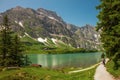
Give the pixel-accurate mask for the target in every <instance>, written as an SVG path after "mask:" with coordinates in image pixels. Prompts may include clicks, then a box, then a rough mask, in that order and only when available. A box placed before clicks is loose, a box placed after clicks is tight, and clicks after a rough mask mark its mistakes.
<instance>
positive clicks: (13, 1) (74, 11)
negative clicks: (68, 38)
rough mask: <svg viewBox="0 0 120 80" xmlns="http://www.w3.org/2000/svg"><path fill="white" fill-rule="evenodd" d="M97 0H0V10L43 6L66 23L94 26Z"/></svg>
mask: <svg viewBox="0 0 120 80" xmlns="http://www.w3.org/2000/svg"><path fill="white" fill-rule="evenodd" d="M99 3H100V2H99V0H0V12H4V11H6V10H8V9H10V8H14V7H16V6H21V7H24V8H32V9H38V8H44V9H47V10H51V11H55V12H56V13H57V14H58V15H59V16H61V17H62V18H63V20H64V21H65V22H67V23H71V24H74V25H76V26H80V27H81V26H84V25H86V24H90V25H92V26H96V23H97V21H98V19H97V17H96V16H97V15H98V10H96V8H95V7H96V6H97V5H99Z"/></svg>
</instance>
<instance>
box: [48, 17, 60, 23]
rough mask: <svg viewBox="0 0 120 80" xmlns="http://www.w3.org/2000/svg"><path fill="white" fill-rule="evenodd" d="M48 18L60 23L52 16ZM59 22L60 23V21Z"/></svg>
mask: <svg viewBox="0 0 120 80" xmlns="http://www.w3.org/2000/svg"><path fill="white" fill-rule="evenodd" d="M48 18H50V19H52V20H55V21H58V20H57V19H55V18H54V17H51V16H48ZM58 22H59V21H58Z"/></svg>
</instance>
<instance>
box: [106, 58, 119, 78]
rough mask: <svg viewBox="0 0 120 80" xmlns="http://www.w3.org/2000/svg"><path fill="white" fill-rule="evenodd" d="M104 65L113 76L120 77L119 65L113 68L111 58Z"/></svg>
mask: <svg viewBox="0 0 120 80" xmlns="http://www.w3.org/2000/svg"><path fill="white" fill-rule="evenodd" d="M119 63H120V62H119ZM106 67H107V71H108V72H110V74H112V75H113V76H114V77H115V78H118V77H120V67H119V69H118V70H114V68H113V67H114V63H113V61H112V60H111V61H109V62H108V63H107V65H106Z"/></svg>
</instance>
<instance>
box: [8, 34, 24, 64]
mask: <svg viewBox="0 0 120 80" xmlns="http://www.w3.org/2000/svg"><path fill="white" fill-rule="evenodd" d="M23 51H24V47H23V45H22V43H21V42H20V38H19V37H18V35H15V36H14V38H13V46H12V53H11V54H10V56H9V57H10V58H12V60H13V61H12V63H11V65H12V66H22V65H24V63H23V62H24V61H23V60H24V57H23Z"/></svg>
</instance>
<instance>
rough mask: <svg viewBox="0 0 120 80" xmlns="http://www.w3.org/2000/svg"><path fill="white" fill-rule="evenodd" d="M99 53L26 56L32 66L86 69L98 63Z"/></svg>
mask: <svg viewBox="0 0 120 80" xmlns="http://www.w3.org/2000/svg"><path fill="white" fill-rule="evenodd" d="M100 56H101V53H74V54H73V53H71V54H28V57H29V59H30V61H31V62H32V64H41V65H42V66H43V67H48V68H58V67H59V68H63V67H88V66H91V65H93V64H95V63H97V62H99V61H100Z"/></svg>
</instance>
